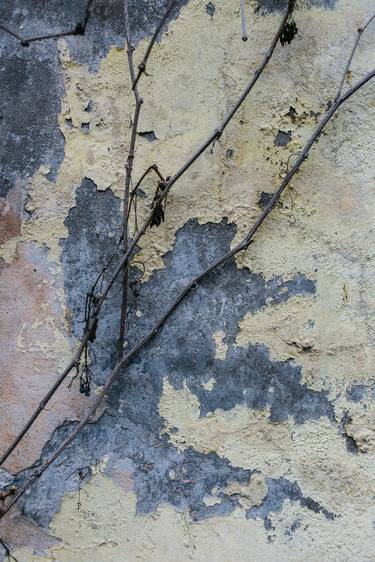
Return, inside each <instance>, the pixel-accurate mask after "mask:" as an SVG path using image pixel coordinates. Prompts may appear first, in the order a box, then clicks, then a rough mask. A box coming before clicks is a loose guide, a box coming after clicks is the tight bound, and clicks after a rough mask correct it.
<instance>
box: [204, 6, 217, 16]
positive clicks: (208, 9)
mask: <svg viewBox="0 0 375 562" xmlns="http://www.w3.org/2000/svg"><path fill="white" fill-rule="evenodd" d="M215 10H216V8H215V4H213V3H212V2H208V4H206V12H207V14H208V15H209V16H211V17H213V15H214V13H215Z"/></svg>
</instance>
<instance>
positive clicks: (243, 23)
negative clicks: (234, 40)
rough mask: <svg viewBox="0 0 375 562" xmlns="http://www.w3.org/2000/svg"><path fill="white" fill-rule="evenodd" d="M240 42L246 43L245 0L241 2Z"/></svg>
mask: <svg viewBox="0 0 375 562" xmlns="http://www.w3.org/2000/svg"><path fill="white" fill-rule="evenodd" d="M241 22H242V41H247V40H248V36H247V30H246V13H245V0H241Z"/></svg>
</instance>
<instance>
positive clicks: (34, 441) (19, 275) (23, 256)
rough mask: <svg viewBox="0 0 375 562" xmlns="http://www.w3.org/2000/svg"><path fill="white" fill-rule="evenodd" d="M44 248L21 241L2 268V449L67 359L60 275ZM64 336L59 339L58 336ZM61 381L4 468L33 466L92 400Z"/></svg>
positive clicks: (8, 442)
mask: <svg viewBox="0 0 375 562" xmlns="http://www.w3.org/2000/svg"><path fill="white" fill-rule="evenodd" d="M46 254H47V252H46V251H44V250H43V249H42V248H40V247H39V246H38V245H36V244H33V243H28V244H26V243H25V244H19V245H18V248H17V254H16V258H15V260H14V262H13V263H12V264H9V265H8V264H6V265H3V266H2V267H0V294H1V295H2V297H1V299H2V308H3V311H2V313H1V322H0V341H1V342H2V350H1V353H0V372H1V376H0V396H1V403H2V407H1V408H0V443H1V448H2V449H5V448H6V447H7V446H8V445H9V444H10V443H11V441H12V440H13V439H14V437H15V436H16V435H17V433H18V432H19V430H20V429H21V427H22V426H23V424H24V423H25V422H26V420H27V419H28V418H29V416H30V415H31V413H32V412H33V411H34V409H35V408H36V406H37V405H38V403H39V402H40V399H41V398H42V397H43V395H44V394H45V393H46V392H47V390H48V389H49V388H50V386H51V385H52V384H53V382H54V381H55V380H56V378H57V375H58V372H59V369H60V368H61V366H62V365H65V364H66V363H67V362H68V361H69V359H70V357H69V355H68V356H67V354H66V352H65V351H64V349H63V348H62V346H61V345H60V348H59V339H57V338H56V335H58V336H60V343H61V342H64V336H66V335H67V334H66V326H65V322H64V320H65V319H64V312H63V308H62V306H61V303H60V300H59V294H58V289H59V287H60V283H61V280H60V276H59V274H57V273H55V272H53V271H52V270H51V264H49V263H48V261H47V257H46ZM61 338H62V339H61ZM67 384H68V381H67V382H66V383H64V384H63V385H62V386H61V388H60V389H59V391H58V392H57V393H56V395H55V396H54V397H53V398H52V400H51V402H50V403H49V404H48V405H47V408H46V409H45V411H44V412H43V413H42V414H41V415H40V417H39V419H38V420H37V422H36V423H35V425H34V426H33V428H32V430H31V431H30V433H29V434H28V435H27V436H25V438H24V439H23V440H22V441H21V443H20V444H19V446H18V448H17V449H16V451H15V452H13V454H12V455H11V457H9V459H8V461H7V463H6V466H5V467H6V468H7V469H8V470H9V471H11V472H14V471H18V470H20V469H21V468H24V467H25V466H27V465H29V464H32V463H34V462H35V460H36V459H38V457H39V456H40V452H41V449H42V447H43V445H44V444H45V442H46V441H47V439H48V438H49V437H50V435H51V433H52V432H53V430H54V429H55V428H56V427H57V426H59V425H60V424H61V423H62V422H63V421H65V420H66V419H77V417H80V415H81V413H82V410H83V409H86V408H88V406H89V404H90V399H87V398H84V397H82V395H80V394H79V393H78V392H77V387H76V386H75V387H74V388H73V389H72V390H71V391H69V390H68V388H67Z"/></svg>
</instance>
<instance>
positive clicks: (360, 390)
mask: <svg viewBox="0 0 375 562" xmlns="http://www.w3.org/2000/svg"><path fill="white" fill-rule="evenodd" d="M368 395H369V396H371V397H372V398H375V383H370V384H368V385H366V384H353V386H351V387H349V388H347V389H346V398H347V399H348V400H350V401H351V402H361V400H363V399H364V398H365V397H366V396H368Z"/></svg>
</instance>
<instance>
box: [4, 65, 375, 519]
mask: <svg viewBox="0 0 375 562" xmlns="http://www.w3.org/2000/svg"><path fill="white" fill-rule="evenodd" d="M374 76H375V69H373V70H372V71H371V72H369V73H368V74H367V75H366V76H365V77H364V78H363V79H362V80H360V81H359V82H357V83H356V84H355V85H354V86H353V87H352V88H351V89H350V90H348V91H347V92H346V93H345V94H344V95H343V96H342V97H340V99H339V100H337V101H336V102H335V103H333V104H332V105H331V107H330V108H329V109H328V110H327V111H326V113H325V114H324V115H323V117H322V119H321V120H320V122H319V124H318V126H317V127H316V129H315V131H314V132H313V133H312V135H311V136H310V138H309V139H308V141H307V142H306V144H305V146H304V148H303V150H302V151H301V153H300V155H299V157H298V159H297V160H296V162H295V164H294V165H293V167H292V168H291V170H290V171H289V172H288V173H287V175H286V177H285V178H284V179H283V181H282V182H281V184H280V186H279V188H278V189H277V191H276V192H275V193H274V195H273V196H272V197H271V199H270V201H269V203H268V205H267V206H266V208H265V209H264V210H263V211H262V213H261V214H260V215H259V217H258V218H257V220H256V221H255V222H254V224H253V225H252V227H251V228H250V229H249V231H248V232H247V233H246V234H245V236H244V237H243V238H242V240H241V241H240V242H239V243H238V244H236V246H234V248H232V250H230V251H229V252H227V253H226V254H224V255H223V256H221V257H220V258H219V259H217V260H216V261H214V262H213V263H211V264H210V265H209V267H207V268H206V269H205V270H204V271H202V272H201V273H200V274H199V275H197V276H196V277H194V279H192V280H191V281H190V282H189V283H188V284H187V285H186V286H185V287H184V289H183V290H182V291H181V292H180V294H179V295H178V297H177V298H176V300H175V301H174V302H173V303H172V304H171V305H170V307H169V308H168V309H167V311H166V312H165V313H164V315H163V316H162V317H161V318H160V319H159V320H158V322H157V323H156V324H155V325H154V326H153V328H152V329H151V330H150V331H149V332H148V333H147V334H146V335H145V336H144V337H143V338H142V339H141V340H140V341H139V342H138V343H137V344H136V345H135V346H134V347H133V348H132V349H131V351H130V352H129V353H128V354H127V355H126V356H124V357H123V358H122V359H121V360H120V361H118V362H117V364H116V366H115V368H114V369H113V371H112V372H111V374H110V376H109V378H108V380H107V382H106V384H105V385H104V386H103V388H102V390H101V392H100V394H99V396H98V398H97V400H96V401H95V403H94V404H93V405H92V407H91V408H90V410H89V412H88V414H87V415H86V416H85V417H84V418H83V420H82V421H81V422H79V423H78V425H77V426H76V427H75V429H74V430H73V431H72V433H71V434H70V435H69V436H68V437H67V439H65V441H63V443H62V444H61V445H60V447H59V448H58V449H57V450H56V451H55V453H54V454H53V455H52V456H51V457H50V458H49V459H48V460H47V461H46V462H45V463H44V464H43V465H42V466H41V467H40V468H39V469H38V471H37V472H35V474H34V475H32V476H31V478H30V479H29V480H28V481H27V482H26V484H25V485H24V486H23V487H22V488H20V489H19V490H18V492H17V493H16V494H15V496H14V497H13V498H12V500H10V501H9V503H8V504H7V506H6V507H5V508H4V509H3V511H2V513H0V519H1V518H2V517H3V516H4V515H5V514H6V513H7V512H8V511H9V510H10V509H11V508H12V507H13V505H15V504H16V503H17V501H18V500H19V499H20V498H21V497H22V496H23V495H24V494H25V492H26V491H27V490H28V489H29V488H30V486H32V485H33V484H34V483H35V482H36V481H37V480H38V479H39V478H40V477H41V475H42V474H43V473H44V472H45V471H46V470H47V468H48V467H49V466H50V465H51V464H52V463H53V462H54V461H55V460H56V459H57V458H58V457H59V456H60V455H61V454H62V453H63V451H65V449H66V448H67V447H68V446H69V445H70V444H71V443H72V441H73V440H74V438H75V437H76V436H77V435H78V434H79V433H80V432H81V431H82V429H83V428H84V427H85V426H86V425H87V424H88V423H89V422H91V421H92V419H93V417H94V416H95V413H96V412H97V410H98V408H99V406H100V405H101V404H102V403H103V401H104V400H105V398H106V396H107V393H108V391H109V389H110V388H111V386H112V384H113V382H114V381H115V380H116V378H117V376H118V375H119V373H120V371H121V369H122V367H124V366H125V365H126V364H127V363H128V362H129V360H130V359H131V358H132V357H133V356H134V355H135V354H136V353H137V352H138V351H139V350H140V349H141V348H142V347H143V346H144V345H145V344H146V343H148V342H149V341H150V340H151V339H152V338H153V337H154V336H155V335H156V334H157V333H158V331H159V330H160V328H161V327H162V326H163V324H164V323H165V322H166V321H167V319H168V318H169V317H170V316H171V315H172V313H173V312H174V311H175V310H176V308H177V307H178V306H179V304H180V303H181V302H182V301H183V300H184V298H185V297H186V295H187V294H188V293H189V292H190V291H191V290H192V289H193V288H196V287H197V286H198V284H199V283H200V282H201V281H202V279H204V278H205V277H207V275H208V274H209V273H211V272H212V271H214V270H215V269H217V268H218V267H219V266H221V265H223V264H225V263H226V262H227V261H228V260H230V259H231V258H233V256H235V255H236V254H238V253H239V252H242V251H243V250H246V249H247V248H248V246H249V244H251V242H252V239H253V237H254V235H255V233H256V232H257V230H258V229H259V228H260V226H261V225H262V224H263V222H264V221H265V219H266V218H267V216H268V215H269V214H270V213H271V211H272V210H273V209H274V207H275V206H276V203H277V202H278V200H279V199H280V197H281V195H282V194H283V192H284V190H285V189H286V187H287V186H288V185H289V183H290V181H291V180H292V178H293V177H294V175H295V174H296V173H297V172H298V170H299V169H300V167H301V165H302V163H303V162H304V161H305V160H306V158H307V157H308V155H309V153H310V150H311V148H312V146H313V145H314V143H315V142H317V141H318V140H319V138H320V135H321V133H322V131H323V129H324V128H325V127H326V125H327V123H328V122H329V121H330V120H331V118H332V117H333V115H334V114H335V113H336V111H337V110H338V109H339V108H340V107H341V105H342V104H343V103H344V102H345V101H347V100H348V99H349V98H350V97H351V96H352V95H354V94H355V93H356V92H357V91H358V90H359V89H360V88H362V87H363V86H364V85H365V84H367V82H369V81H370V80H371V79H372V78H374Z"/></svg>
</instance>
